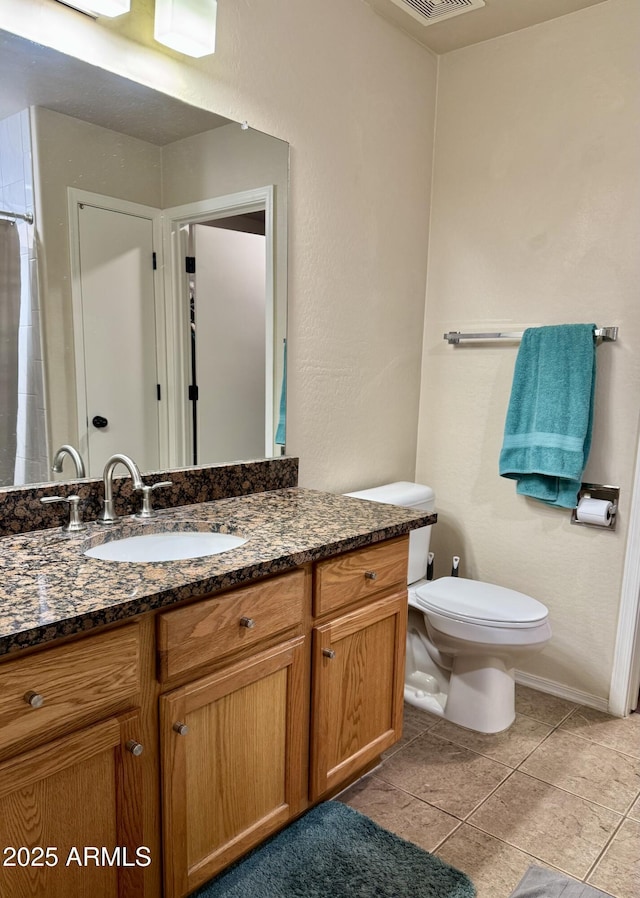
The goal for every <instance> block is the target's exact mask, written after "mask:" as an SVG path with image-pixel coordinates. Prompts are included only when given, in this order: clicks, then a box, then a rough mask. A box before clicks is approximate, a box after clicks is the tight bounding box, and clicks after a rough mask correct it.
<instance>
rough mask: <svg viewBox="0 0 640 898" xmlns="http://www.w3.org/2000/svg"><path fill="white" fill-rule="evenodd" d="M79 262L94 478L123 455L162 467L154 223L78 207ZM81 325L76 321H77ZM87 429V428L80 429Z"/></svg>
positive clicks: (86, 442)
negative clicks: (112, 458)
mask: <svg viewBox="0 0 640 898" xmlns="http://www.w3.org/2000/svg"><path fill="white" fill-rule="evenodd" d="M78 235H79V246H78V258H79V266H80V271H79V285H80V300H81V316H82V335H81V338H82V343H83V346H84V359H83V361H84V377H82V376H81V372H80V371H79V372H77V374H78V378H77V383H78V390H82V389H84V391H85V397H84V398H85V400H86V419H87V420H86V422H83V421H79V422H78V428H79V431H80V434H81V435H82V432H83V429H84V427H86V437H85V439H82V436H81V440H80V442H81V446H82V448H84V450H85V452H86V461H87V469H88V473H89V476H91V477H99V476H100V475H101V474H102V471H103V468H104V465H105V462H106V461H107V459H108V458H109V456H111V455H113V454H114V453H116V452H121V453H122V452H123V453H125V455H129V456H131V457H132V458H133V459H134V461H136V462H137V464H138V466H139V468H140V469H141V470H143V471H144V470H147V471H149V470H157V468H158V467H159V460H160V458H159V432H158V404H159V403H158V398H159V397H158V373H157V368H158V366H157V358H156V320H155V295H154V275H153V258H154V257H153V249H154V246H153V220H152V218H147V217H144V216H139V215H133V214H128V213H123V212H117V211H113V210H111V209H103V208H99V207H97V206H92V205H88V204H86V203H81V204H78ZM76 320H77V319H76ZM83 425H84V427H83Z"/></svg>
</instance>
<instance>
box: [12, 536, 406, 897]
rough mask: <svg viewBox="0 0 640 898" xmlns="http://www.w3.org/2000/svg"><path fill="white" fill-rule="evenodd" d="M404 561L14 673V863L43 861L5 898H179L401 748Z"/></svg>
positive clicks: (183, 610) (361, 562)
mask: <svg viewBox="0 0 640 898" xmlns="http://www.w3.org/2000/svg"><path fill="white" fill-rule="evenodd" d="M407 558H408V537H402V538H400V539H395V540H391V541H387V542H382V543H380V544H379V545H376V546H370V547H367V548H364V549H358V550H354V551H351V552H346V553H343V554H342V555H338V556H334V557H333V558H329V559H327V560H325V561H322V562H319V563H317V564H315V565H311V564H308V565H306V566H304V567H302V568H298V569H296V570H294V571H290V572H288V573H285V574H280V575H278V576H274V577H270V578H265V579H263V580H259V581H256V582H255V583H252V584H250V585H247V586H241V587H238V588H237V589H232V590H229V591H227V592H224V593H218V594H214V595H212V596H208V597H204V598H202V599H199V600H196V601H193V602H191V603H190V604H187V605H182V606H179V607H176V608H173V609H170V610H166V611H159V612H152V613H150V614H147V615H144V616H142V617H141V618H140V619H138V621H137V622H132V623H126V624H123V625H121V626H117V627H114V628H112V629H108V630H105V631H104V632H103V633H98V634H95V635H87V636H81V637H78V638H77V639H74V640H72V641H70V642H68V643H66V644H58V645H54V646H52V647H49V648H43V649H42V650H40V651H37V652H33V653H27V654H25V655H24V656H19V657H16V658H7V659H4V660H2V661H0V848H4V847H5V846H6V847H10V846H13V847H15V848H16V849H17V848H21V847H24V848H25V849H28V850H30V851H31V852H33V851H34V849H36V848H42V849H44V852H43V856H42V858H40V857H37V858H35V860H38V861H40V860H41V862H42V864H43V866H39V865H38V864H34V863H33V860H34V858H33V854H31V855H30V856H29V858H28V860H29V864H28V865H27V866H23V865H21V863H20V862H21V861H22V862H24V861H25V859H26V856H25V854H24V852H23V854H22V855H21V857H18V855H17V854H16V858H15V861H16V866H15V867H7V866H3V867H0V898H63V896H64V898H68V896H76V895H77V896H81V895H83V896H84V895H87V896H91V898H184V896H186V895H188V894H190V893H191V892H193V891H194V890H195V889H196V888H198V887H199V886H200V885H202V884H203V883H204V882H206V881H207V880H209V879H210V878H211V877H213V876H215V875H216V873H218V872H219V871H221V870H222V869H223V868H224V867H226V866H227V865H228V864H230V863H232V862H233V861H234V860H236V859H238V858H239V857H241V856H242V855H243V854H245V853H246V852H247V851H249V850H250V849H251V848H253V847H255V846H256V845H258V844H259V843H260V842H262V841H263V840H264V839H265V838H266V837H267V836H269V835H271V834H272V833H274V832H276V831H277V830H278V829H280V828H282V827H283V826H284V825H286V824H287V823H288V822H290V821H291V820H292V819H294V818H295V817H297V816H298V815H300V814H301V813H302V812H303V811H305V810H306V809H307V808H308V807H309V806H310V805H311V804H313V803H315V802H317V801H319V800H322V799H323V798H326V797H328V796H330V795H331V794H334V793H335V792H337V791H338V790H339V789H340V788H341V787H342V786H343V785H346V784H347V783H348V782H350V781H352V780H354V779H355V778H357V776H358V775H360V774H361V773H362V772H363V771H364V770H365V769H367V767H370V766H371V765H372V764H373V763H374V762H375V760H376V758H377V757H378V756H379V755H380V754H381V752H383V751H385V750H386V749H387V748H388V747H389V746H391V745H392V744H393V743H394V742H395V741H396V740H397V739H398V738H399V737H400V735H401V721H402V695H403V679H404V651H405V633H406V619H407V595H406V571H407ZM34 696H36V698H34ZM40 699H42V702H41V701H40ZM138 743H143V744H144V752H143V753H142V755H138V747H139V746H138ZM160 821H162V822H161V823H160ZM160 826H162V850H161V848H160V834H159V832H158V830H159V828H160ZM48 847H49V848H55V849H56V851H55V858H57V861H56V863H55V864H54V863H53V862H54V859H55V858H54V853H53V852H50V853H49V856H48V857H47V854H46V849H47V848H48ZM103 848H104V849H106V850H107V851H110V852H111V853H112V852H113V851H114V850H115V849H116V848H118V850H119V852H120V856H119V858H117V862H112V863H109V862H108V859H107V858H105V857H104V856H101V862H100V863H99V864H97V863H96V862H95V857H93V856H92V855H91V854H90V856H89V857H88V858H86V857H85V854H84V852H85V850H86V849H89V851H90V852H91V849H94V850H95V849H97V850H98V851H99V852H100V851H101V850H102V849H103ZM72 849H76V850H77V851H79V852H80V857H81V859H82V860H83V861H85V860H86V861H87V863H82V864H79V863H78V862H77V861H76V860H75V855H73V853H72ZM140 849H142V850H143V851H142V855H140V854H139V852H140ZM145 850H147V851H148V853H147V854H145ZM70 853H71V863H70V864H67V860H68V858H69V856H70ZM123 853H124V854H123ZM92 857H93V859H92ZM111 857H113V854H111ZM6 859H7V858H6V853H5V856H4V858H0V862H1V861H2V860H5V861H6ZM105 861H106V863H105ZM125 861H126V862H125ZM147 861H149V862H150V863H149V866H146V867H145V866H144V865H145V863H146V862H147ZM161 880H163V881H164V886H162V885H161Z"/></svg>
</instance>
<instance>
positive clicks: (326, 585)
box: [309, 537, 408, 802]
mask: <svg viewBox="0 0 640 898" xmlns="http://www.w3.org/2000/svg"><path fill="white" fill-rule="evenodd" d="M407 560H408V537H406V538H402V539H398V540H393V541H390V542H388V543H383V544H381V545H380V546H376V547H371V548H367V549H360V550H356V551H353V552H349V553H346V554H344V555H341V556H337V557H336V558H331V559H328V560H327V561H324V562H321V563H320V564H318V565H317V566H316V570H315V584H314V586H315V588H314V600H315V605H314V610H315V611H316V614H318V613H320V614H322V612H325V615H324V617H320V619H319V620H318V621H317V622H316V625H315V626H314V628H313V655H312V657H313V662H312V703H311V769H310V784H309V790H310V798H311V800H312V801H314V802H315V801H318V800H319V799H321V798H322V797H323V796H327V795H330V794H332V793H335V792H336V791H338V789H339V788H340V787H341V786H343V785H346V784H347V783H348V782H349V781H351V780H353V779H354V778H356V776H357V775H358V774H359V773H361V772H362V771H363V770H364V769H366V767H367V766H370V765H371V763H372V762H374V761H375V760H376V759H377V758H378V757H379V756H380V754H381V753H382V752H383V751H385V750H386V749H387V748H390V747H391V746H392V745H393V744H394V743H395V742H397V741H398V739H399V738H400V736H401V735H402V711H403V698H404V667H405V647H406V632H407ZM342 609H347V610H345V611H344V613H342V614H337V612H338V611H339V610H342ZM327 617H328V619H326V618H327Z"/></svg>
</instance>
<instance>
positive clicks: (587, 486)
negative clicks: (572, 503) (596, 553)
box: [571, 483, 620, 530]
mask: <svg viewBox="0 0 640 898" xmlns="http://www.w3.org/2000/svg"><path fill="white" fill-rule="evenodd" d="M589 498H591V499H602V500H603V501H605V502H611V503H612V504H613V508H612V509H611V523H610V524H609V526H608V527H603V526H601V525H600V524H590V523H589V522H587V521H579V520H578V518H577V514H576V513H577V511H578V505H579V504H580V500H581V499H589ZM619 499H620V487H619V486H607V485H606V484H601V483H583V484H582V485H581V487H580V489H579V490H578V501H577V503H576V507H575V508H572V509H571V523H572V524H579V525H580V526H581V527H598V529H600V530H615V529H616V522H617V519H618V502H619Z"/></svg>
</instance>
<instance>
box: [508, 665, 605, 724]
mask: <svg viewBox="0 0 640 898" xmlns="http://www.w3.org/2000/svg"><path fill="white" fill-rule="evenodd" d="M515 677H516V683H519V684H520V685H521V686H529V687H530V688H531V689H537V690H538V692H547V693H548V694H549V695H555V696H556V698H563V699H566V701H568V702H575V704H576V705H586V707H588V708H595V709H596V711H603V712H604V713H605V714H608V713H610V712H609V703H608V701H607V699H606V698H601V697H600V696H599V695H591V693H589V692H582V690H580V689H572V688H571V687H570V686H564V685H563V684H562V683H555V682H554V681H553V680H547V679H545V678H544V677H537V676H534V675H533V674H528V673H524V672H523V671H520V670H517V671H516V674H515Z"/></svg>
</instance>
